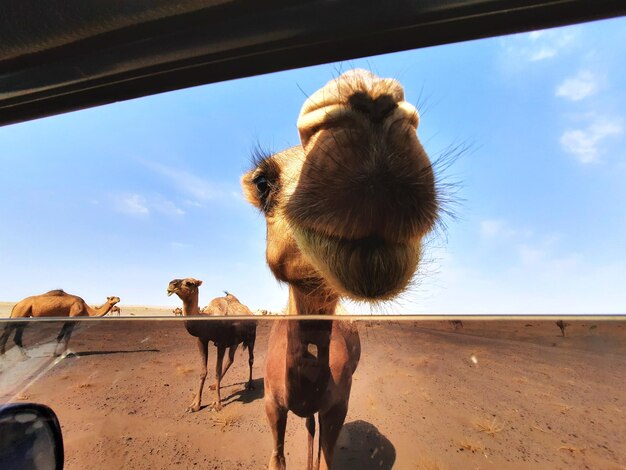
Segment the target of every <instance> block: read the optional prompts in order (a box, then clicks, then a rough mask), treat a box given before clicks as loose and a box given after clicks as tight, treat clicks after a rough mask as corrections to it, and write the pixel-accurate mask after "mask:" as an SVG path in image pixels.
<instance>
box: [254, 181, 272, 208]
mask: <svg viewBox="0 0 626 470" xmlns="http://www.w3.org/2000/svg"><path fill="white" fill-rule="evenodd" d="M252 182H253V183H254V184H255V186H256V190H257V193H258V195H259V199H260V200H261V203H262V204H265V201H266V199H267V196H268V195H269V192H270V184H269V182H268V181H267V178H266V177H265V175H259V176H257V177H256V178H254V179H253V180H252Z"/></svg>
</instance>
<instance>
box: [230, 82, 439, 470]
mask: <svg viewBox="0 0 626 470" xmlns="http://www.w3.org/2000/svg"><path fill="white" fill-rule="evenodd" d="M418 121H419V118H418V113H417V111H416V110H415V108H414V107H413V106H411V105H410V104H408V103H407V102H406V101H404V91H403V89H402V86H401V85H400V84H399V83H398V82H397V81H395V80H392V79H380V78H378V77H376V76H375V75H374V74H372V73H369V72H367V71H363V70H354V71H350V72H348V73H346V74H344V75H342V76H340V77H339V78H337V79H336V80H333V81H331V82H329V83H328V84H327V85H326V86H325V87H324V88H322V89H321V90H319V91H317V92H316V93H315V94H313V95H312V96H311V97H310V98H309V99H307V100H306V102H305V103H304V106H303V108H302V111H301V113H300V117H299V119H298V131H299V133H300V141H301V145H298V146H296V147H293V148H290V149H288V150H285V151H282V152H280V153H277V154H274V155H266V156H263V157H259V158H257V161H256V167H255V168H254V169H252V170H251V171H250V172H248V173H247V174H245V175H244V176H243V177H242V186H243V189H244V193H245V195H246V197H247V199H248V200H249V201H250V202H251V203H252V204H253V205H255V206H256V207H257V208H258V209H260V210H261V211H262V213H263V214H264V215H265V218H266V225H267V248H266V259H267V263H268V265H269V267H270V269H271V271H272V273H273V274H274V276H275V277H276V278H277V279H278V280H279V281H282V282H286V283H288V284H289V303H288V314H290V315H310V314H317V315H332V314H333V313H335V312H336V309H337V307H338V302H339V299H340V298H350V299H356V300H361V301H368V302H379V301H382V300H387V299H391V298H394V297H396V296H397V295H398V294H400V293H402V292H403V291H404V290H405V289H406V288H407V286H408V285H409V283H410V281H411V279H412V277H413V276H414V274H415V272H416V270H417V267H418V264H419V261H420V254H421V246H422V239H423V238H424V237H425V236H426V235H427V234H428V233H429V232H430V231H431V230H432V229H433V227H434V225H435V223H436V221H437V219H438V212H439V203H438V198H437V192H436V188H435V177H434V173H433V169H432V165H431V163H430V160H429V158H428V156H427V154H426V152H425V151H424V149H423V148H422V146H421V144H420V143H419V140H418V139H417V135H416V129H417V125H418ZM267 354H268V355H267V361H266V368H265V377H264V380H265V409H266V413H267V417H268V420H269V424H270V427H271V429H272V434H273V440H274V450H273V453H272V456H271V458H270V463H269V468H270V469H274V470H276V469H285V468H286V464H285V455H284V440H285V428H286V424H287V415H288V412H289V411H292V412H293V413H295V414H296V415H298V416H300V417H304V418H306V426H307V430H308V431H309V438H308V462H307V465H308V468H309V469H310V468H312V467H313V440H314V435H315V413H318V419H319V428H320V437H319V447H318V457H317V460H318V462H317V463H318V466H319V467H321V468H322V469H328V468H330V467H331V465H332V461H333V455H334V450H335V445H336V442H337V438H338V436H339V432H340V431H341V428H342V426H343V423H344V420H345V417H346V413H347V411H348V401H349V398H350V388H351V385H352V375H353V373H354V371H355V370H356V367H357V364H358V361H359V358H360V341H359V336H358V332H357V330H356V328H355V326H354V325H353V324H352V323H351V322H348V321H339V320H336V321H329V320H320V319H316V320H308V321H307V320H298V321H293V320H281V321H277V322H274V324H273V327H272V331H271V333H270V339H269V346H268V353H267Z"/></svg>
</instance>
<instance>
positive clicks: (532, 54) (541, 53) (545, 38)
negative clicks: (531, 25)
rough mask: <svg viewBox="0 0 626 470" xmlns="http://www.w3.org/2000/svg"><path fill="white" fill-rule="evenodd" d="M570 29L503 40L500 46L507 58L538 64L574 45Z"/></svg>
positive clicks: (547, 31)
mask: <svg viewBox="0 0 626 470" xmlns="http://www.w3.org/2000/svg"><path fill="white" fill-rule="evenodd" d="M575 38H576V34H575V32H574V31H573V30H572V28H571V27H569V28H560V29H551V30H542V31H533V32H530V33H523V34H515V35H512V36H508V37H506V38H503V39H502V41H501V44H502V46H503V48H504V50H505V52H506V53H507V55H508V56H509V58H511V59H513V60H515V61H517V60H519V59H521V60H525V61H529V62H538V61H542V60H546V59H551V58H553V57H556V56H557V55H558V54H560V53H561V52H562V51H563V50H565V49H566V48H567V47H569V46H570V45H572V44H573V43H574V39H575Z"/></svg>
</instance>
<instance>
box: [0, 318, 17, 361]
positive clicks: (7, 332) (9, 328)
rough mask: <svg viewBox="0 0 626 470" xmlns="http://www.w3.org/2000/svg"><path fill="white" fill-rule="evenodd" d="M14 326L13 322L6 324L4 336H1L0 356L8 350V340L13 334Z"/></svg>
mask: <svg viewBox="0 0 626 470" xmlns="http://www.w3.org/2000/svg"><path fill="white" fill-rule="evenodd" d="M14 328H15V327H14V326H13V323H7V324H6V325H4V330H3V331H2V336H0V356H1V355H2V354H4V353H5V352H6V347H7V340H8V339H9V336H11V332H12V331H13V329H14Z"/></svg>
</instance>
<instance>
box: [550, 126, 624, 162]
mask: <svg viewBox="0 0 626 470" xmlns="http://www.w3.org/2000/svg"><path fill="white" fill-rule="evenodd" d="M622 132H623V124H622V119H621V118H613V119H608V118H598V117H595V118H594V121H593V122H592V123H591V124H589V125H588V126H587V127H585V128H583V129H573V130H567V131H565V132H564V133H563V135H562V136H561V139H560V142H561V146H562V147H563V150H565V151H566V152H568V153H570V154H572V155H574V157H576V159H577V160H578V161H579V162H580V163H593V162H596V161H598V160H599V158H600V156H601V155H602V153H603V148H602V144H603V143H604V141H605V140H606V139H607V138H609V137H615V136H618V135H620V134H622Z"/></svg>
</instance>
